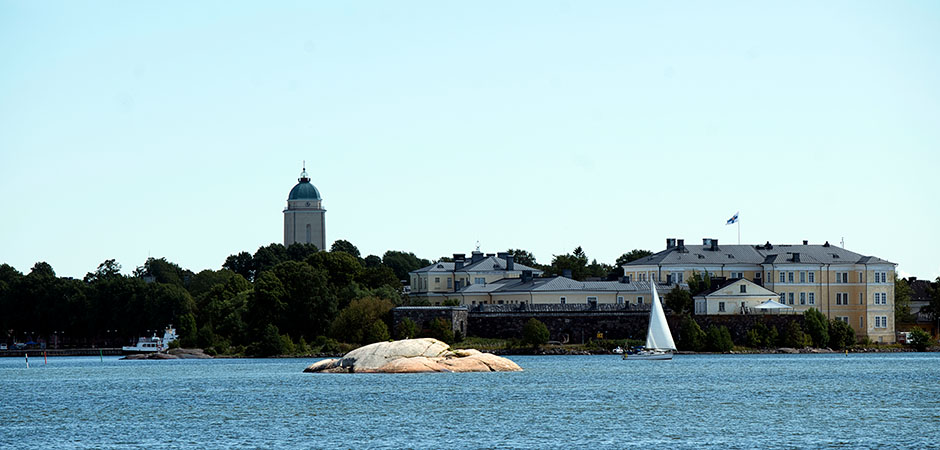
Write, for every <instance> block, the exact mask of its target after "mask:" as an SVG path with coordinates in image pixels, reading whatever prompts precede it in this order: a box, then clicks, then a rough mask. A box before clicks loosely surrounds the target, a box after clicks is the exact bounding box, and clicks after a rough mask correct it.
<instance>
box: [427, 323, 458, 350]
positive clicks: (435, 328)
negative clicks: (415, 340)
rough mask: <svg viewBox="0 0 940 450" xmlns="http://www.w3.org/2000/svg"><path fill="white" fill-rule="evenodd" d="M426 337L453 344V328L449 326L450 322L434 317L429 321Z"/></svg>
mask: <svg viewBox="0 0 940 450" xmlns="http://www.w3.org/2000/svg"><path fill="white" fill-rule="evenodd" d="M428 337H432V338H434V339H437V340H440V341H444V342H446V343H448V344H453V343H454V328H453V327H452V326H451V324H450V322H448V321H447V320H445V319H444V318H443V317H436V318H434V320H432V321H431V325H430V327H429V328H428Z"/></svg>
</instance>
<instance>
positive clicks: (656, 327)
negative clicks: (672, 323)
mask: <svg viewBox="0 0 940 450" xmlns="http://www.w3.org/2000/svg"><path fill="white" fill-rule="evenodd" d="M650 287H652V291H653V303H652V305H651V306H650V326H649V328H648V329H647V331H646V346H645V347H642V348H640V349H637V350H634V351H630V352H627V353H624V354H623V359H626V360H628V361H630V360H640V359H650V360H667V359H672V352H673V351H674V350H675V349H676V343H675V342H673V340H672V332H670V331H669V323H668V322H666V313H665V312H663V305H662V302H661V301H660V300H659V295H658V294H657V293H656V283H650Z"/></svg>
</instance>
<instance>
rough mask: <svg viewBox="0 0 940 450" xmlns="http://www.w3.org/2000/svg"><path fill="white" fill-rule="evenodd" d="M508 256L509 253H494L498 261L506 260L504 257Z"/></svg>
mask: <svg viewBox="0 0 940 450" xmlns="http://www.w3.org/2000/svg"><path fill="white" fill-rule="evenodd" d="M508 254H509V252H496V257H497V258H499V259H506V255H508Z"/></svg>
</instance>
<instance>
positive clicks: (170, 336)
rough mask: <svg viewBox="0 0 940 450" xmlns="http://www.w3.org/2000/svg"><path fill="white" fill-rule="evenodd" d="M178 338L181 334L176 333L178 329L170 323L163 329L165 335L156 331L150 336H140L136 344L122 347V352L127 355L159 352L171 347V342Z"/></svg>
mask: <svg viewBox="0 0 940 450" xmlns="http://www.w3.org/2000/svg"><path fill="white" fill-rule="evenodd" d="M178 338H179V336H177V335H176V329H175V328H173V325H170V326H168V327H166V329H165V330H163V337H158V336H157V333H154V334H153V336H151V337H149V338H148V337H141V338H138V339H137V343H136V344H134V345H125V346H123V347H121V352H122V353H124V354H126V355H130V354H146V353H159V352H163V351H166V350H167V349H168V348H170V342H173V341H175V340H177V339H178Z"/></svg>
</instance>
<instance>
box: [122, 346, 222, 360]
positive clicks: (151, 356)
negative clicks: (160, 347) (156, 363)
mask: <svg viewBox="0 0 940 450" xmlns="http://www.w3.org/2000/svg"><path fill="white" fill-rule="evenodd" d="M121 359H122V360H141V359H147V360H164V359H212V357H211V356H209V355H207V354H205V352H203V350H202V349H201V348H172V349H170V350H167V351H166V353H146V354H137V355H127V356H125V357H123V358H121Z"/></svg>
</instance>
